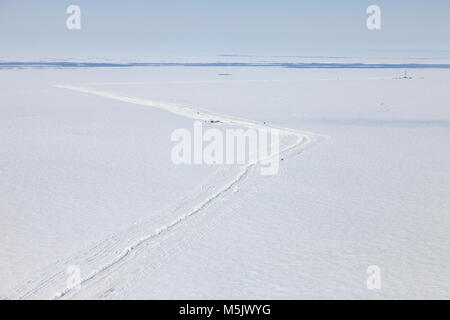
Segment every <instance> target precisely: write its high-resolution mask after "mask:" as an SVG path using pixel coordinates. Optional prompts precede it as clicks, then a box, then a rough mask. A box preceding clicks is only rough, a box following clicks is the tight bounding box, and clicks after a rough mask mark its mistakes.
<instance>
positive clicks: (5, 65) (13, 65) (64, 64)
mask: <svg viewBox="0 0 450 320" xmlns="http://www.w3.org/2000/svg"><path fill="white" fill-rule="evenodd" d="M114 67H120V68H127V67H281V68H298V69H314V68H315V69H450V64H422V63H406V64H400V63H320V62H319V63H318V62H314V63H292V62H267V63H266V62H262V63H257V62H128V63H112V62H70V61H61V62H56V61H51V62H8V61H3V62H1V61H0V69H17V68H19V69H20V68H37V69H41V68H114Z"/></svg>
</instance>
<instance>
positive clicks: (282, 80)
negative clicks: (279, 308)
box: [0, 66, 450, 299]
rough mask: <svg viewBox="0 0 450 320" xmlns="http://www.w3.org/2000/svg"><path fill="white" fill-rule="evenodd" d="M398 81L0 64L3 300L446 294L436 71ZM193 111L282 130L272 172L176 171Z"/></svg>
mask: <svg viewBox="0 0 450 320" xmlns="http://www.w3.org/2000/svg"><path fill="white" fill-rule="evenodd" d="M401 75H403V70H400V69H288V68H280V67H193V66H190V67H146V68H139V67H132V68H118V67H116V68H72V69H70V68H61V69H57V68H49V69H45V68H44V69H27V68H24V69H11V70H6V69H3V70H0V85H1V88H2V89H1V90H0V257H1V258H0V298H6V299H37V298H43V299H86V298H91V299H149V298H150V299H178V298H180V299H303V298H311V299H322V298H327V299H341V298H351V299H383V298H406V299H416V298H426V299H431V298H437V299H448V298H450V90H449V88H450V70H449V69H414V70H410V71H408V76H409V77H411V79H398V77H399V76H401ZM196 118H200V120H203V121H205V120H206V121H207V120H208V119H209V118H214V119H219V120H220V122H216V123H206V122H205V127H208V128H216V129H219V130H224V129H226V128H231V127H242V128H245V127H247V128H248V127H252V126H253V127H259V126H267V127H276V128H280V129H281V130H284V132H286V133H288V134H286V136H283V137H282V139H281V140H280V145H281V149H283V150H284V148H285V149H286V150H287V149H289V150H288V151H287V152H286V153H285V154H284V153H283V154H282V155H280V157H282V158H283V160H280V168H279V171H278V173H277V174H275V175H272V176H270V175H269V176H265V175H261V174H260V171H259V169H260V168H259V165H258V164H256V165H175V164H174V163H173V162H172V161H171V150H172V147H173V146H174V144H175V143H174V142H172V141H171V139H170V137H171V134H172V132H173V131H174V130H175V129H177V128H187V129H192V127H193V123H194V121H195V119H196ZM372 265H376V266H378V267H379V270H380V285H381V286H380V288H379V289H369V288H368V286H367V279H368V277H369V276H370V275H369V274H368V273H367V268H368V267H369V266H372ZM74 267H75V268H78V269H77V270H79V271H80V279H79V280H80V281H81V284H80V286H77V287H73V288H72V287H71V286H70V281H68V279H69V278H70V277H71V276H73V273H71V270H72V271H73V270H74V269H73V268H74ZM68 270H69V273H67V271H68Z"/></svg>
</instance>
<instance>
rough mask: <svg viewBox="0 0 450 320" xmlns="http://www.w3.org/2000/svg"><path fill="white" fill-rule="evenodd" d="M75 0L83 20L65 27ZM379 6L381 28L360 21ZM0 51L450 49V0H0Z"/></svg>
mask: <svg viewBox="0 0 450 320" xmlns="http://www.w3.org/2000/svg"><path fill="white" fill-rule="evenodd" d="M70 4H77V5H79V6H80V7H81V12H82V29H81V30H79V31H69V30H67V29H66V19H67V17H68V15H67V14H66V12H65V11H66V8H67V6H68V5H70ZM371 4H377V5H379V6H380V7H381V18H382V30H380V31H369V30H367V28H366V13H365V11H366V8H367V6H369V5H371ZM0 48H1V51H0V59H6V58H7V59H9V60H11V57H12V58H14V57H30V58H33V59H39V58H48V57H55V58H68V57H91V56H92V57H99V58H115V57H119V56H120V57H130V58H139V57H148V56H162V57H163V56H164V55H166V54H170V55H171V56H179V57H183V56H195V55H200V56H202V55H215V54H255V55H309V54H324V55H340V54H342V53H344V54H349V55H352V53H353V54H357V55H361V54H363V55H364V54H366V53H367V54H370V53H371V52H376V51H383V52H391V51H392V52H393V51H401V52H409V53H411V52H422V51H435V52H436V51H447V53H445V54H447V55H448V51H450V0H433V1H415V0H410V1H406V0H390V1H361V0H358V1H357V0H345V1H336V0H316V1H300V0H297V1H294V0H290V1H289V0H284V1H283V0H278V1H268V0H247V1H246V0H222V1H214V0H164V1H152V0H146V1H145V0H129V1H111V0H110V1H106V0H72V1H65V0H55V1H49V0H41V1H31V0H30V1H23V0H0Z"/></svg>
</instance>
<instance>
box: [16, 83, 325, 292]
mask: <svg viewBox="0 0 450 320" xmlns="http://www.w3.org/2000/svg"><path fill="white" fill-rule="evenodd" d="M55 87H57V88H62V89H68V90H73V91H78V92H82V93H86V94H92V95H96V96H101V97H104V98H108V99H113V100H117V101H121V102H126V103H131V104H136V105H141V106H148V107H152V108H158V109H162V110H165V111H168V112H170V113H173V114H175V115H179V116H182V117H186V118H190V119H194V120H203V121H210V120H219V121H220V122H222V123H225V124H229V125H233V126H241V127H246V128H251V129H256V130H260V129H278V130H279V134H280V135H285V136H295V137H296V141H295V143H293V144H291V145H289V146H287V147H285V148H283V149H282V150H280V151H279V152H277V153H275V154H272V155H270V156H269V157H268V158H273V157H279V156H280V155H281V154H285V153H286V154H287V153H289V152H290V151H292V150H294V149H296V148H298V147H304V146H306V145H307V144H309V143H311V142H312V141H313V140H314V138H317V137H321V136H319V135H317V134H314V133H310V132H302V131H298V130H294V129H290V128H283V127H275V126H270V125H267V124H261V123H258V122H254V121H250V120H244V119H240V118H233V117H229V116H224V115H220V114H213V113H209V112H204V111H203V110H199V109H196V108H193V107H191V106H186V105H176V104H168V103H162V102H156V101H151V100H146V99H140V98H135V97H131V96H126V95H118V94H115V93H111V92H106V91H99V90H92V89H89V88H85V87H80V86H75V85H55ZM268 158H267V159H268ZM267 159H260V161H261V160H267ZM257 165H258V162H257V161H255V162H252V163H249V164H247V165H245V166H243V169H242V170H241V171H240V172H239V174H238V175H237V176H236V177H235V178H234V179H233V180H232V181H230V182H229V183H227V184H226V185H225V186H224V187H223V188H222V189H220V190H219V191H217V192H216V193H214V194H213V195H212V196H210V197H209V198H206V199H205V200H203V201H202V202H201V203H199V204H198V205H197V206H195V207H194V208H193V209H192V210H191V211H189V212H188V213H186V214H183V215H181V216H179V217H178V218H176V219H175V220H174V221H172V222H171V223H168V224H166V225H163V226H161V227H160V228H158V229H157V230H156V231H155V232H153V233H151V234H149V235H147V236H144V237H142V238H139V239H138V240H136V241H135V242H133V243H132V244H131V245H130V246H128V247H126V248H125V249H123V250H122V252H121V253H120V254H119V255H118V256H117V257H115V258H114V259H112V261H110V262H109V263H107V264H104V265H103V266H101V267H100V268H98V269H96V270H94V271H92V272H91V273H90V274H89V275H88V276H86V277H84V278H82V279H81V283H80V284H81V285H82V284H85V283H86V282H88V281H91V280H93V279H94V278H96V277H97V276H99V275H100V274H102V273H104V272H105V271H108V270H109V269H111V268H112V267H114V266H116V265H118V264H119V263H121V262H124V261H125V260H126V259H127V258H128V257H129V256H130V255H131V254H132V253H134V252H135V251H136V250H137V249H138V248H139V247H140V246H141V245H142V244H144V243H146V242H148V241H151V240H153V239H155V238H157V237H158V236H160V235H162V234H165V233H167V232H169V231H170V230H172V229H173V228H175V227H176V226H177V225H179V224H180V223H182V222H183V221H185V220H187V219H188V218H189V217H191V216H193V215H195V214H196V213H198V212H200V211H202V210H203V209H205V208H207V207H208V206H209V205H211V204H213V203H214V202H215V201H217V200H218V199H220V198H222V197H223V196H224V195H226V194H227V193H228V192H229V191H230V190H232V189H234V188H235V187H237V186H239V185H240V184H242V183H243V182H244V181H245V180H246V178H247V177H248V175H249V174H250V173H251V172H252V171H253V169H254V168H255V167H256V166H257ZM50 280H51V279H50ZM48 281H49V279H47V281H45V282H48ZM72 290H73V288H69V287H66V288H64V289H63V290H61V291H58V292H57V293H55V294H54V296H53V297H52V299H59V298H61V297H63V296H66V295H67V294H69V293H70V292H71V291H72ZM30 291H31V292H30ZM30 291H28V292H27V293H26V294H25V295H23V296H22V298H25V297H26V296H29V295H30V293H31V294H33V293H36V291H39V289H38V288H33V289H32V290H30Z"/></svg>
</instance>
